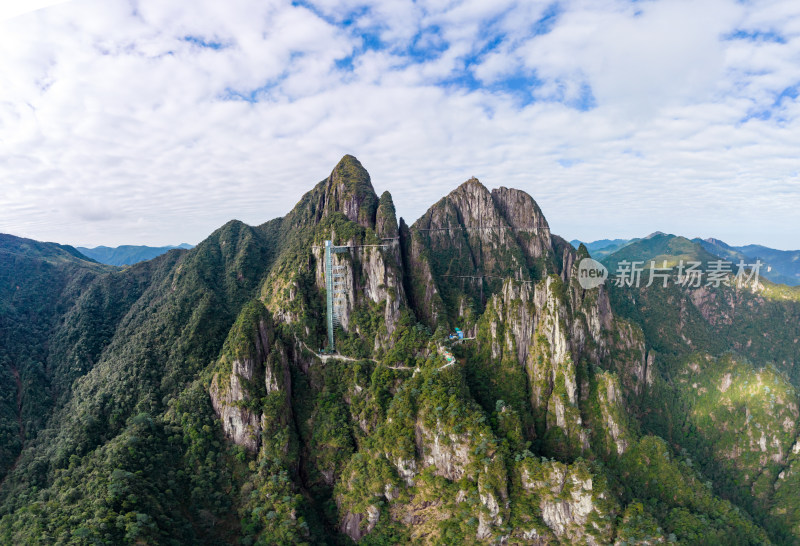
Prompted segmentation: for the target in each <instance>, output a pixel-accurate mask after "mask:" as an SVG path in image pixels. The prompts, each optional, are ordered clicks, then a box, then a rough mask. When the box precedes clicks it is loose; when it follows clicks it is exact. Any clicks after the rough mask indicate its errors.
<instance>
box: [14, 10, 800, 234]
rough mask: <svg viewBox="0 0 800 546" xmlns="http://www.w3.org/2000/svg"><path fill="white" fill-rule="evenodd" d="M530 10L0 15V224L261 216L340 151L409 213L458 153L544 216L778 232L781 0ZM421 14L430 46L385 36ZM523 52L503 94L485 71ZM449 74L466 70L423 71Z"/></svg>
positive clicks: (783, 77) (792, 24) (789, 66)
mask: <svg viewBox="0 0 800 546" xmlns="http://www.w3.org/2000/svg"><path fill="white" fill-rule="evenodd" d="M550 9H551V6H550V3H549V2H519V3H517V2H511V1H509V2H504V3H486V2H482V1H473V2H450V1H448V2H434V1H431V2H410V1H392V2H385V3H380V4H378V5H377V6H372V7H370V8H369V9H366V8H365V7H364V4H363V3H362V2H358V1H354V0H344V1H340V0H335V1H334V0H331V1H326V2H324V3H323V2H315V3H314V5H313V6H311V5H309V7H304V6H303V5H298V6H293V5H291V4H290V3H288V2H279V1H270V2H266V3H264V2H250V1H247V0H237V1H235V2H225V3H219V2H212V1H210V0H205V1H200V2H192V3H187V2H178V1H175V0H170V1H164V0H160V1H156V0H147V1H141V2H136V3H134V4H129V3H127V2H122V1H117V2H86V1H77V0H76V1H73V2H69V3H66V4H62V5H58V6H55V7H52V8H48V9H44V10H40V11H36V12H32V13H27V14H25V15H22V16H19V17H16V18H14V19H12V20H9V21H6V22H4V23H0V211H2V214H0V232H11V233H16V234H21V235H26V236H31V237H34V238H38V239H46V240H58V241H60V242H67V243H74V244H90V245H94V244H110V245H116V244H123V243H132V244H135V243H145V244H170V243H177V242H182V241H188V242H192V243H195V242H198V241H199V240H200V239H202V238H203V237H204V236H205V235H207V234H208V233H210V231H212V230H213V229H215V228H216V227H218V226H219V225H221V224H222V223H224V222H225V221H227V220H229V219H230V218H232V217H237V218H239V219H242V220H244V221H247V222H249V223H253V224H255V223H261V222H263V221H266V220H268V219H271V218H273V217H275V216H279V215H282V214H284V213H285V212H287V211H288V210H289V209H290V208H291V206H292V205H293V204H294V203H295V202H296V201H297V199H298V198H299V197H300V196H301V195H302V193H303V192H305V191H307V189H309V188H310V187H311V186H312V184H314V183H315V182H317V181H318V180H320V179H322V178H323V177H324V176H325V175H326V174H327V173H328V172H329V171H330V169H331V168H332V167H333V165H334V164H335V162H336V161H338V159H339V158H340V157H341V155H342V154H344V153H353V154H355V155H356V156H358V157H359V158H360V159H361V161H362V162H363V163H364V165H365V166H366V167H367V169H369V171H370V173H371V174H372V177H373V183H374V185H375V187H376V190H377V191H378V192H381V191H383V190H385V189H389V190H390V191H391V192H392V194H393V196H394V198H395V203H396V204H397V206H398V209H399V213H400V214H401V215H402V216H404V217H405V218H406V220H407V221H409V222H410V221H413V220H414V219H415V218H416V217H417V216H419V215H420V214H421V213H423V212H424V210H425V209H426V208H427V207H428V206H429V205H431V204H432V203H433V202H434V201H436V200H437V199H438V198H440V197H441V196H442V195H443V194H444V193H445V192H447V191H449V190H451V189H452V188H454V187H455V186H456V185H457V184H458V183H460V182H461V181H463V180H465V179H467V178H468V177H469V176H472V175H475V176H478V177H479V178H481V179H482V180H483V181H484V182H485V183H486V184H487V185H489V186H490V187H496V186H500V185H506V186H516V187H520V188H521V189H525V190H527V191H529V192H530V193H531V194H532V195H533V196H534V198H536V199H537V201H539V203H540V205H541V206H542V207H543V209H544V212H545V214H546V215H547V217H548V219H549V220H550V222H551V224H552V225H553V228H554V231H556V232H558V233H561V234H562V235H564V236H566V237H568V238H572V237H581V238H600V237H605V236H641V235H644V234H646V233H647V232H650V231H654V230H656V229H660V230H662V231H672V232H678V233H682V234H685V235H689V236H694V235H703V236H710V235H713V236H717V237H720V238H722V239H723V240H726V239H730V240H729V242H731V243H747V242H762V243H766V244H772V245H774V246H782V247H790V246H792V247H800V242H798V241H797V240H796V233H798V232H800V220H798V216H797V214H796V210H797V208H798V206H799V205H800V184H799V183H800V178H798V177H799V176H800V175H799V174H798V171H800V165H799V164H798V160H797V158H798V157H800V154H799V153H798V152H799V151H800V150H798V143H800V128H799V127H798V114H800V112H798V101H797V100H796V99H795V98H792V96H791V94H790V95H789V96H787V97H786V98H784V99H783V100H782V101H781V102H780V104H778V105H776V104H775V101H776V98H777V97H778V96H779V95H780V94H781V93H782V92H783V91H784V90H785V89H787V88H791V87H792V86H795V85H797V83H798V82H800V63H798V62H797V61H798V58H800V17H798V15H800V8H798V7H796V6H794V5H793V4H792V2H774V3H770V4H767V3H758V4H757V5H756V4H752V5H750V4H740V3H738V2H734V1H730V2H728V1H722V0H720V1H716V0H714V1H709V2H700V3H698V2H688V1H666V0H662V1H660V2H645V3H643V2H638V3H635V4H631V3H629V2H622V1H614V0H606V1H604V2H597V1H592V2H580V1H570V2H563V3H561V4H559V8H558V10H557V11H558V15H557V16H556V17H555V18H554V19H553V21H551V24H552V29H551V30H550V32H546V33H544V34H540V35H533V32H534V30H535V29H536V27H537V21H539V20H540V19H541V18H542V17H543V16H544V15H546V14H547V13H550V12H549V11H548V10H550ZM637 10H640V11H641V13H638V14H637ZM345 18H350V19H352V24H350V25H343V24H341V22H342V21H343V20H344V19H345ZM435 28H438V29H439V31H438V36H436V37H433V35H431V34H430V32H431V29H435ZM364 29H369V32H377V33H378V35H379V37H380V42H381V43H382V44H384V45H386V47H385V48H378V49H371V50H366V51H365V50H364V48H363V40H362V37H361V33H362V32H364ZM425 29H427V30H426V32H428V35H427V37H421V38H420V40H419V42H418V43H417V47H425V45H427V47H432V48H435V49H436V51H435V52H431V54H430V55H428V56H426V57H422V56H419V52H417V54H416V55H411V56H409V55H407V54H406V51H407V50H408V49H409V48H411V47H412V45H414V40H415V39H417V38H418V37H420V33H421V32H422V31H423V30H425ZM737 29H741V30H746V31H748V32H751V33H752V32H755V31H761V32H762V33H767V32H769V33H772V34H771V35H770V36H772V35H774V36H779V37H780V39H779V40H777V41H776V40H774V39H773V40H769V39H758V40H749V39H724V37H725V36H729V35H731V33H733V32H734V31H735V30H737ZM187 37H193V39H194V40H195V41H194V42H193V41H191V40H190V41H187V40H186V38H187ZM200 40H202V41H205V42H206V43H207V44H208V43H211V42H214V43H218V44H220V45H221V46H222V47H221V48H220V49H212V48H209V47H202V45H200V44H199V43H198V41H200ZM442 44H446V45H447V48H446V49H444V50H442V51H440V49H441V47H440V46H441V45H442ZM349 57H352V69H348V68H342V67H339V66H337V64H336V63H337V61H341V60H343V59H346V58H349ZM467 60H469V61H470V62H471V63H472V64H471V65H469V66H467V65H466V64H465V63H466V62H467ZM530 74H535V75H536V77H537V78H538V80H539V81H540V86H539V87H536V88H534V89H532V90H531V91H533V92H534V94H535V95H536V96H537V97H538V99H539V101H538V102H533V103H532V104H528V105H527V106H524V107H522V106H521V105H520V100H519V96H518V95H515V93H516V92H517V91H520V90H519V89H516V88H514V87H513V85H511V84H507V83H506V79H507V78H509V77H514V76H519V75H523V76H525V75H530ZM469 76H472V77H474V78H476V79H478V80H480V81H482V82H483V83H484V85H486V86H487V87H486V88H485V89H480V88H478V89H473V88H471V87H469V86H466V85H464V86H459V85H458V84H453V83H451V84H450V85H448V86H442V85H440V83H441V82H442V81H443V80H453V78H459V77H460V78H462V79H463V78H468V77H469ZM516 85H518V84H516ZM507 86H508V87H507ZM489 89H491V91H490V90H489ZM588 89H590V90H591V93H592V94H593V96H594V99H595V105H594V106H595V107H594V108H592V109H589V110H588V111H580V110H578V109H575V108H574V107H573V106H574V105H575V104H576V103H579V102H580V100H582V99H581V97H582V96H583V94H585V93H586V92H587V90H588ZM521 91H525V90H521ZM251 93H255V94H256V95H255V96H256V98H257V99H258V101H257V102H254V103H250V102H246V101H244V100H223V98H224V97H228V98H232V97H233V96H234V95H236V94H239V95H241V96H242V97H245V98H249V96H250V94H251ZM766 112H768V113H769V117H767V114H766Z"/></svg>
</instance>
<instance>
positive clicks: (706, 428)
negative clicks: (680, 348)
mask: <svg viewBox="0 0 800 546" xmlns="http://www.w3.org/2000/svg"><path fill="white" fill-rule="evenodd" d="M677 377H678V380H677V381H678V384H679V385H681V386H682V387H683V389H684V397H685V399H686V400H687V402H688V403H689V407H690V408H693V411H690V413H689V415H690V420H691V421H692V422H693V423H694V424H695V426H696V427H697V428H698V430H699V431H700V432H701V433H702V434H703V435H704V437H705V438H707V439H708V440H709V441H710V442H712V443H713V445H714V448H715V453H716V456H717V457H718V458H719V459H720V460H721V462H722V464H723V465H724V466H725V467H728V468H729V469H730V470H731V471H732V472H733V473H734V474H735V475H737V479H739V480H740V481H741V482H742V483H747V484H749V485H750V486H751V490H752V493H753V496H755V497H758V498H763V497H765V496H767V495H770V494H771V493H772V491H771V489H772V487H770V486H769V485H768V484H772V483H777V482H779V481H780V479H778V473H779V472H778V468H780V467H781V466H791V459H792V454H791V452H792V450H793V448H792V444H793V440H794V438H795V435H796V430H797V426H798V422H799V421H800V411H799V410H798V404H797V401H796V398H795V396H796V395H795V390H794V388H793V387H792V386H791V385H790V384H789V383H788V381H787V380H786V378H785V377H784V376H782V375H781V374H779V373H777V372H776V371H775V370H774V369H770V368H764V369H760V370H758V369H754V368H753V367H752V366H751V365H750V364H749V363H746V362H739V361H737V360H736V359H735V358H733V357H732V356H724V357H721V358H712V357H710V356H700V355H698V356H694V357H692V358H691V359H690V360H688V361H687V362H685V363H684V366H683V367H682V369H681V370H680V373H679V374H678V376H677ZM776 480H777V482H776Z"/></svg>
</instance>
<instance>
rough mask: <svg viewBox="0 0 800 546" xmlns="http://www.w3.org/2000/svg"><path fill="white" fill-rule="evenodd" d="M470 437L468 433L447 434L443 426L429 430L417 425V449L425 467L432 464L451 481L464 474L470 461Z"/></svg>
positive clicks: (436, 471)
mask: <svg viewBox="0 0 800 546" xmlns="http://www.w3.org/2000/svg"><path fill="white" fill-rule="evenodd" d="M470 440H471V439H470V438H469V436H468V435H467V434H461V435H458V434H446V433H445V432H443V431H442V429H441V427H437V429H436V430H433V431H430V430H427V429H426V428H425V427H424V426H423V425H422V424H419V425H418V426H417V449H418V451H419V452H420V453H421V455H422V465H423V467H426V466H432V467H433V468H435V470H434V473H435V474H436V475H438V476H443V477H445V478H447V479H448V480H451V481H456V480H458V479H460V478H461V477H462V476H463V475H464V469H465V467H466V466H467V464H468V463H469V446H470Z"/></svg>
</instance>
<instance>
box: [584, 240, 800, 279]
mask: <svg viewBox="0 0 800 546" xmlns="http://www.w3.org/2000/svg"><path fill="white" fill-rule="evenodd" d="M659 236H664V237H666V239H664V238H661V237H659ZM651 239H657V240H658V241H659V242H660V243H664V242H666V241H671V240H672V239H680V240H681V242H682V244H683V249H684V250H686V251H688V252H689V254H702V253H701V252H700V251H699V249H700V248H702V249H703V250H704V251H705V252H708V253H710V254H713V255H714V256H715V257H718V258H721V259H723V260H728V261H731V262H734V263H738V262H739V260H743V261H745V262H746V263H753V262H755V260H761V262H762V263H763V264H764V265H763V266H762V268H761V270H760V275H762V276H763V277H764V278H766V279H768V280H770V281H772V282H774V283H778V284H785V285H788V286H800V250H777V249H774V248H769V247H766V246H763V245H744V246H731V245H729V244H727V243H725V242H723V241H721V240H719V239H714V238H707V239H701V238H699V237H695V238H694V239H687V238H685V237H680V236H677V235H671V234H664V233H661V232H658V231H657V232H655V233H652V234H650V235H648V236H647V237H645V238H644V239H599V240H597V241H592V242H585V241H580V240H578V239H573V240H572V241H570V243H571V244H572V246H574V247H575V248H578V246H579V245H581V244H583V245H584V246H585V247H586V249H587V250H588V251H589V253H590V254H591V255H592V257H593V258H595V259H598V260H601V261H608V262H613V263H616V262H618V261H620V260H623V259H627V260H631V259H637V260H641V259H643V258H642V256H644V255H647V256H648V257H647V259H648V260H649V259H653V257H654V256H656V254H651V253H650V250H652V248H650V246H651V245H647V244H645V245H640V246H638V247H636V248H633V249H631V248H628V247H629V246H631V245H633V244H634V243H637V242H642V241H647V240H651ZM686 243H693V244H695V245H697V248H695V249H693V250H692V249H691V248H690V247H689V246H686ZM673 244H675V243H673ZM659 254H660V253H659ZM667 254H668V255H671V256H676V254H670V253H667ZM611 256H616V258H615V259H610V257H611ZM664 257H666V256H664ZM664 257H661V258H659V259H663V258H664ZM707 259H708V257H707V256H705V257H703V258H701V260H707ZM657 261H658V260H657Z"/></svg>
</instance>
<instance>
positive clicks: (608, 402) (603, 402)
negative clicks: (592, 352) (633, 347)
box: [597, 372, 630, 455]
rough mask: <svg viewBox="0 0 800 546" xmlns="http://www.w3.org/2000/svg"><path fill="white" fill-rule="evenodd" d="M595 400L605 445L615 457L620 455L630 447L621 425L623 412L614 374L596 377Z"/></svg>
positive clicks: (624, 429)
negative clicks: (611, 447) (612, 451)
mask: <svg viewBox="0 0 800 546" xmlns="http://www.w3.org/2000/svg"><path fill="white" fill-rule="evenodd" d="M597 400H598V406H599V408H600V414H601V416H602V423H603V425H604V426H603V429H602V430H603V432H604V433H605V435H606V438H605V442H606V445H609V446H613V447H614V449H615V450H616V454H617V455H622V454H623V453H625V450H626V449H628V446H629V445H630V440H629V434H628V431H627V428H626V427H625V426H624V425H623V423H624V419H625V412H624V410H623V408H622V401H621V397H620V393H619V381H618V379H617V376H616V374H614V373H611V372H603V373H602V374H600V375H598V377H597Z"/></svg>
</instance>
